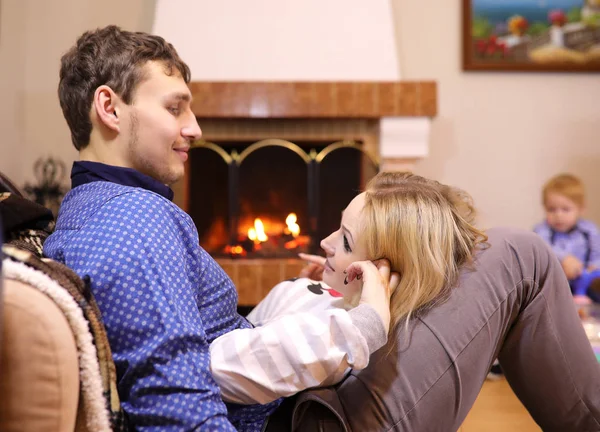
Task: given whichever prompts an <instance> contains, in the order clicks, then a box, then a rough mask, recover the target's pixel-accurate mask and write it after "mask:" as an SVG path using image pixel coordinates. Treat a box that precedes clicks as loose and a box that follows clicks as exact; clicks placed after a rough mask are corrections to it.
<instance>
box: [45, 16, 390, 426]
mask: <svg viewBox="0 0 600 432" xmlns="http://www.w3.org/2000/svg"><path fill="white" fill-rule="evenodd" d="M189 79H190V71H189V69H188V67H187V65H186V64H185V63H184V62H183V61H182V60H181V59H180V58H179V56H178V55H177V52H176V51H175V49H174V48H173V47H172V46H171V45H170V44H168V43H167V42H165V41H164V40H163V39H162V38H160V37H158V36H153V35H148V34H145V33H131V32H127V31H122V30H120V29H119V28H118V27H115V26H110V27H106V28H104V29H99V30H96V31H93V32H87V33H85V34H84V35H82V36H81V37H80V38H79V40H78V41H77V45H76V46H75V47H73V48H72V49H71V50H70V51H69V52H68V53H67V54H65V55H64V56H63V58H62V64H61V72H60V83H59V99H60V103H61V107H62V109H63V113H64V116H65V118H66V120H67V123H68V124H69V127H70V129H71V137H72V141H73V144H74V146H75V148H76V149H77V150H79V155H80V161H78V162H75V164H74V166H73V170H72V173H71V180H72V186H73V189H72V190H71V192H69V194H67V196H66V197H65V199H64V200H63V203H62V205H61V211H60V216H59V218H58V221H57V225H56V231H55V233H54V234H53V235H52V236H50V237H49V238H48V240H47V241H46V243H45V244H44V253H45V254H46V255H47V256H48V257H50V258H53V259H55V260H57V261H59V262H62V263H64V264H66V265H67V266H69V267H70V268H72V269H73V270H75V272H76V273H77V274H78V275H79V276H81V277H89V280H90V283H91V290H92V292H93V294H94V296H95V298H96V300H97V303H98V306H99V308H100V311H101V312H102V315H103V320H104V324H105V327H106V330H107V335H108V339H109V342H110V346H111V349H112V352H113V357H114V360H115V365H116V367H117V378H118V390H119V396H120V398H121V400H122V401H123V409H124V410H125V412H126V413H127V414H128V417H129V421H130V423H131V425H132V426H133V427H134V428H135V429H136V430H137V429H152V430H155V428H157V427H160V428H161V429H162V430H165V429H169V430H171V429H172V430H198V429H202V430H233V426H235V427H236V428H237V429H238V430H247V431H257V430H260V429H261V428H262V427H263V425H264V423H265V420H266V418H267V417H268V416H269V415H270V414H271V413H272V412H273V411H274V410H275V409H276V408H277V406H278V405H279V403H280V399H278V397H279V396H281V395H291V394H294V393H295V392H298V391H300V390H303V389H305V388H307V387H313V386H317V385H320V384H321V383H323V382H325V381H326V378H327V377H329V376H330V375H331V374H334V375H335V376H336V377H337V378H336V380H339V379H341V378H342V377H343V375H340V374H336V372H339V371H341V372H344V371H346V370H347V369H348V368H355V369H356V368H364V367H365V366H366V365H367V364H368V361H369V357H370V354H371V353H373V352H374V351H375V350H377V349H378V348H380V347H381V346H383V345H384V344H385V342H386V340H387V332H388V329H389V321H390V318H389V296H388V295H385V294H384V293H386V292H387V293H388V294H389V293H390V292H392V291H393V289H391V288H390V289H389V290H387V289H383V287H382V286H381V285H380V281H383V282H384V283H385V284H388V283H389V284H390V287H391V286H392V279H391V278H390V271H389V264H388V263H383V261H385V260H382V262H381V263H380V264H378V267H379V269H378V268H376V267H375V265H374V264H372V263H366V262H363V263H362V265H363V266H367V267H368V268H369V269H370V272H369V271H367V272H363V273H362V279H361V281H360V284H361V286H362V290H361V303H363V304H361V305H360V306H358V307H356V308H354V309H353V310H352V311H349V312H346V311H345V310H344V309H342V308H332V309H329V310H327V311H324V312H322V313H319V314H318V316H313V314H310V313H308V314H294V317H293V318H291V319H293V321H294V323H293V328H294V329H295V330H294V337H292V338H290V335H289V334H288V333H286V332H282V331H278V330H282V329H286V328H287V327H286V326H282V325H280V323H279V322H278V321H276V320H274V321H271V322H269V323H268V324H265V325H264V326H261V327H259V328H256V329H253V330H252V331H244V329H249V328H251V327H252V326H251V325H250V324H249V323H248V321H247V320H245V319H244V318H242V317H241V316H239V315H238V314H237V312H236V306H237V304H236V303H237V294H236V291H235V288H234V286H233V284H232V282H231V280H230V279H229V277H228V276H227V275H226V274H225V272H224V271H223V270H222V269H221V268H220V267H219V266H218V265H217V263H216V262H215V261H214V260H213V259H212V258H211V257H210V256H209V255H208V254H207V253H206V252H205V251H204V250H203V249H202V248H201V247H200V246H199V242H198V233H197V231H196V229H195V227H194V224H193V222H192V220H191V219H190V217H189V216H188V215H187V214H185V213H184V212H183V211H182V210H181V209H179V208H178V207H177V206H176V205H174V204H173V203H172V202H171V198H172V196H173V192H172V191H171V189H169V187H168V186H166V185H169V184H172V183H174V182H176V181H177V180H179V179H180V178H181V177H182V176H183V173H184V163H185V161H186V160H187V157H188V155H187V152H188V150H189V148H190V144H191V142H192V141H193V140H196V139H198V138H199V137H200V135H201V131H200V128H199V127H198V124H197V122H196V119H195V117H194V115H193V113H192V111H191V108H190V105H191V99H192V97H191V94H190V91H189V89H188V87H187V85H186V83H187V82H188V81H189ZM358 264H361V263H358ZM373 271H374V272H375V273H379V272H382V273H380V274H379V275H381V274H385V276H384V277H383V278H380V277H374V276H373V278H371V277H370V276H369V274H373V273H372V272H373ZM367 279H369V280H372V281H373V283H369V282H368V281H367ZM397 283H398V278H396V279H395V282H394V283H393V284H394V286H395V285H397ZM309 315H310V316H309ZM280 319H281V320H283V318H280ZM386 320H387V324H386ZM269 326H270V327H271V328H272V329H278V330H270V329H269ZM315 326H317V327H318V328H319V330H320V331H315ZM234 330H236V331H234ZM225 334H228V338H227V339H226V340H224V338H220V336H223V335H225ZM304 334H305V335H308V336H310V337H298V336H299V335H300V336H302V335H304ZM263 335H264V337H263ZM315 335H318V337H317V336H315ZM315 337H316V338H317V339H318V340H317V341H316V342H315V341H314V339H315ZM215 340H216V341H215ZM289 340H293V341H294V343H292V344H290V343H284V341H288V342H289ZM238 341H239V343H238ZM280 341H281V343H279V342H280ZM209 344H212V347H211V349H213V348H214V349H215V350H216V351H215V352H217V353H219V354H220V355H219V356H217V357H218V359H219V360H217V361H218V364H211V356H210V351H209ZM241 346H243V347H246V348H247V349H248V351H247V354H246V355H244V354H243V350H241V348H240V347H241ZM261 349H262V350H263V351H262V352H263V353H264V354H265V359H264V361H256V358H257V352H258V351H260V350H261ZM300 353H302V354H300ZM242 357H243V358H242ZM247 358H249V359H250V361H248V362H247V361H244V360H245V359H247ZM305 362H306V363H305ZM316 362H318V363H319V367H316V366H315V365H314V363H316ZM249 363H251V364H254V365H255V367H252V368H250V369H249V368H248V367H247V366H248V364H249ZM273 364H276V365H277V367H271V366H272V365H273ZM309 364H311V365H312V367H309ZM211 371H212V374H211ZM290 371H293V372H290ZM213 374H214V376H213ZM290 376H292V377H294V378H293V379H290ZM299 376H302V377H303V379H299V378H298V377H299ZM215 377H216V378H217V381H218V384H219V385H220V386H221V388H223V385H226V387H227V388H228V389H229V390H235V391H233V392H232V391H230V392H229V393H228V394H222V393H220V392H219V386H217V382H216V381H215ZM280 384H281V385H280ZM282 389H283V390H282ZM240 395H243V396H244V398H243V399H240ZM222 396H224V397H225V398H226V400H228V401H243V402H244V403H247V404H252V403H254V401H260V402H264V404H263V405H247V406H240V405H235V404H232V403H229V404H227V405H226V404H224V403H223V402H222V400H221V399H222ZM246 396H247V398H246Z"/></svg>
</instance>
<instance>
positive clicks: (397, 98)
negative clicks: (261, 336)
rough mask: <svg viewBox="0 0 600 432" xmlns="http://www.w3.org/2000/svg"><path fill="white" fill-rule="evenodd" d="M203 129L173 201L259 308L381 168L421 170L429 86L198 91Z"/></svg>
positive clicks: (221, 86) (214, 86) (432, 94)
mask: <svg viewBox="0 0 600 432" xmlns="http://www.w3.org/2000/svg"><path fill="white" fill-rule="evenodd" d="M190 89H191V91H192V94H193V96H194V102H193V104H192V109H193V111H194V113H195V114H196V117H197V118H198V122H199V124H200V126H201V128H202V131H203V140H201V141H198V142H196V143H194V145H193V148H192V149H191V151H190V157H189V160H188V163H187V169H186V177H185V178H184V180H183V181H182V182H180V183H179V184H177V185H175V186H174V189H175V202H176V203H177V204H178V205H180V206H181V207H182V208H183V209H184V210H185V211H187V212H188V213H189V214H190V216H191V217H192V219H193V221H194V223H195V225H196V227H197V228H198V234H199V241H200V244H201V245H202V246H203V247H204V249H206V250H207V251H208V252H209V253H210V254H211V255H212V256H213V257H214V258H215V259H216V260H217V262H218V263H219V264H220V265H221V266H222V267H223V269H224V270H225V271H226V272H227V274H228V275H229V276H230V277H231V279H232V280H233V282H234V284H235V286H236V288H237V290H238V295H239V302H238V303H239V305H241V306H251V305H255V304H257V303H258V302H259V301H260V300H261V299H262V298H263V297H264V296H265V295H266V294H267V293H268V292H269V290H270V289H271V288H273V286H275V285H276V284H277V283H278V282H281V281H282V280H285V279H288V278H291V277H295V276H297V275H298V273H299V271H300V269H301V268H302V267H303V265H304V263H303V262H302V261H301V260H299V259H298V258H297V255H298V253H299V252H310V253H319V251H320V248H319V242H320V240H321V239H322V238H324V237H325V236H327V235H329V234H330V233H331V232H332V231H334V230H336V229H337V228H338V227H339V222H340V217H341V212H342V210H343V209H344V208H345V207H346V205H347V204H348V203H349V202H350V200H351V199H352V198H353V197H354V196H355V195H356V194H357V193H358V192H360V191H361V190H363V189H364V187H365V185H366V183H367V182H368V180H369V179H370V178H372V177H373V176H374V175H375V174H376V173H377V172H378V170H388V171H389V170H395V171H400V170H411V169H412V166H413V165H414V163H415V161H417V160H418V159H420V158H422V157H425V156H426V155H427V152H428V146H427V141H428V134H429V124H430V117H432V116H434V115H435V112H436V86H435V83H431V82H381V83H377V82H375V83H373V82H357V83H352V82H344V83H339V82H338V83H336V82H331V83H325V82H322V83H318V82H306V83H284V82H278V83H264V82H262V83H261V82H247V83H225V82H218V83H207V82H193V83H191V84H190Z"/></svg>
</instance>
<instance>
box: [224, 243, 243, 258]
mask: <svg viewBox="0 0 600 432" xmlns="http://www.w3.org/2000/svg"><path fill="white" fill-rule="evenodd" d="M225 253H228V254H229V255H239V256H246V251H245V250H244V248H243V247H242V246H241V245H234V246H231V245H229V246H226V247H225Z"/></svg>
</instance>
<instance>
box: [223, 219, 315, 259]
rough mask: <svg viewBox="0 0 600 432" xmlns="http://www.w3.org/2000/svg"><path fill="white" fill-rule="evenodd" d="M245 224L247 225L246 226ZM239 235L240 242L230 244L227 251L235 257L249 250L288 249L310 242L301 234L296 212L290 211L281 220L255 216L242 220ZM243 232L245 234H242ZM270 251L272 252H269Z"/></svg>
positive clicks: (242, 255) (244, 254)
mask: <svg viewBox="0 0 600 432" xmlns="http://www.w3.org/2000/svg"><path fill="white" fill-rule="evenodd" d="M244 225H245V226H244ZM240 228H241V229H240V235H239V237H238V241H239V242H240V243H239V244H236V245H229V246H227V247H226V248H225V252H226V253H227V254H229V255H230V256H234V257H245V256H246V255H247V253H249V252H256V251H263V253H264V252H265V251H273V250H276V249H277V248H278V247H279V248H285V249H288V250H293V249H298V248H302V247H304V246H307V245H308V244H309V243H310V237H309V236H306V235H300V232H301V230H300V225H299V224H298V216H297V215H296V213H290V214H288V215H287V217H286V218H285V224H284V223H282V222H281V220H275V219H269V218H265V217H262V218H255V219H254V221H252V219H250V220H247V224H244V223H243V222H242V224H241V227H240ZM242 233H243V234H242ZM267 253H270V252H267Z"/></svg>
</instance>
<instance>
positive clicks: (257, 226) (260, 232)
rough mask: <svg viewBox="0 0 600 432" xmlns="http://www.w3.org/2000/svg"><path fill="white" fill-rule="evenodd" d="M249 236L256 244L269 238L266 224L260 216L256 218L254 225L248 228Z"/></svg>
mask: <svg viewBox="0 0 600 432" xmlns="http://www.w3.org/2000/svg"><path fill="white" fill-rule="evenodd" d="M248 238H249V239H250V240H252V241H253V242H254V244H258V243H262V242H266V241H267V240H269V237H268V236H267V234H266V233H265V225H264V224H263V222H262V221H261V220H260V218H256V219H254V227H253V228H250V229H249V230H248Z"/></svg>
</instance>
